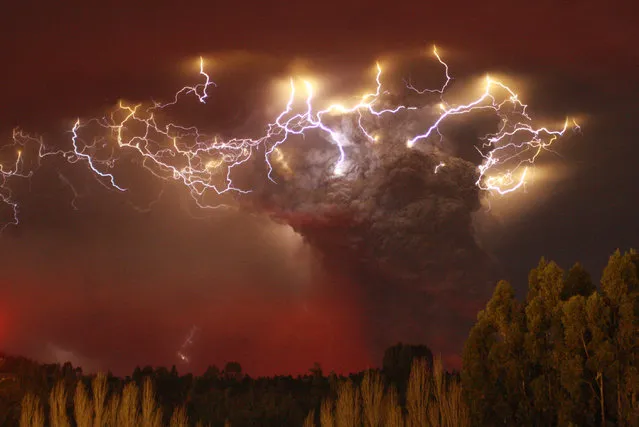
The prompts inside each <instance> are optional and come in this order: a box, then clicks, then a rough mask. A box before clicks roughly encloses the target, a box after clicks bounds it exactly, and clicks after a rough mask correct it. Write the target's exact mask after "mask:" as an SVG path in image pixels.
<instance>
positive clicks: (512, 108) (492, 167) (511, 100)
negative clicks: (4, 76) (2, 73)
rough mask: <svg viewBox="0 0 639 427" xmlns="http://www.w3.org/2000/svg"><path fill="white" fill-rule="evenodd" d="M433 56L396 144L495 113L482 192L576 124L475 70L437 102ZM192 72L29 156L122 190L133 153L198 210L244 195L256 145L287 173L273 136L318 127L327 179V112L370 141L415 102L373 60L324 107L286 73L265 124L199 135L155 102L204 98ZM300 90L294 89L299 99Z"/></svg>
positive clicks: (207, 83) (281, 138) (514, 174)
mask: <svg viewBox="0 0 639 427" xmlns="http://www.w3.org/2000/svg"><path fill="white" fill-rule="evenodd" d="M433 54H434V56H435V58H436V59H437V61H438V62H439V63H440V64H441V65H442V67H443V68H444V76H445V81H444V83H443V84H442V86H441V87H439V88H438V89H418V88H416V87H415V86H414V85H413V84H412V83H410V82H406V89H407V90H408V91H411V92H414V93H417V94H419V95H424V96H429V95H433V94H434V95H437V96H438V98H439V111H438V113H437V114H436V117H435V118H434V120H433V121H432V122H431V123H425V124H424V126H423V128H422V129H423V131H422V132H421V133H418V134H416V135H413V136H412V137H410V138H409V139H408V140H407V142H406V146H407V148H408V149H415V148H417V147H418V146H419V145H420V144H427V143H428V142H429V141H430V140H431V139H432V138H438V139H439V140H440V141H443V138H444V136H443V134H442V132H441V131H440V126H441V125H442V123H444V122H445V121H446V120H447V119H449V118H450V117H453V116H460V115H469V114H472V113H474V112H479V111H484V112H490V113H492V114H494V115H496V117H497V118H499V125H498V129H497V131H496V132H495V133H493V134H489V135H486V136H485V137H484V138H482V141H483V143H482V144H481V145H480V146H476V147H475V148H476V149H477V150H478V152H479V153H480V154H481V156H482V158H483V161H482V163H481V164H480V165H479V166H478V172H479V178H478V180H477V182H476V185H477V186H478V187H479V188H481V189H482V190H485V191H488V192H494V193H498V194H502V195H503V194H507V193H510V192H513V191H516V190H518V189H519V188H521V187H523V186H524V185H525V183H526V175H527V171H528V169H529V168H530V167H531V166H532V165H533V164H534V163H535V161H536V159H537V158H538V157H539V155H540V154H541V153H542V152H543V151H549V150H550V147H551V146H552V144H553V143H554V142H555V141H556V140H557V139H558V138H560V137H562V136H564V135H565V133H566V132H567V131H568V130H569V129H571V128H572V129H576V130H579V126H578V125H577V123H576V122H574V121H571V120H568V119H567V120H566V121H565V122H564V125H563V127H561V128H559V129H550V128H548V127H537V126H535V125H534V124H533V120H532V118H531V117H530V115H529V114H528V112H527V108H528V106H527V105H526V104H524V103H523V102H522V101H521V100H520V99H519V96H518V94H517V93H516V92H515V91H514V90H512V89H511V88H510V87H508V86H507V85H506V84H505V83H503V82H501V81H499V80H496V79H493V78H491V77H489V76H487V77H486V78H485V80H484V82H483V91H482V93H481V94H480V95H479V96H477V97H475V98H474V99H471V100H469V101H468V102H466V103H464V104H458V105H454V104H449V103H448V102H446V100H445V97H446V90H447V88H448V87H449V86H450V83H451V82H452V80H453V77H451V75H450V72H449V67H448V65H447V64H446V62H444V60H443V59H442V57H441V55H440V54H439V52H438V50H437V48H436V47H434V48H433ZM199 74H200V76H202V77H203V80H204V81H203V82H202V83H198V84H196V85H193V86H185V87H183V88H182V89H180V90H179V91H177V92H176V94H175V96H174V98H173V99H172V100H171V101H170V102H168V103H164V104H162V103H159V102H155V101H153V102H151V103H150V104H148V105H144V104H135V105H129V104H126V103H125V102H123V101H121V102H119V104H118V106H117V108H116V109H115V111H113V112H112V113H111V114H109V115H106V116H104V117H101V118H93V119H89V120H86V121H83V120H81V119H77V120H76V121H75V123H74V125H73V127H72V129H71V131H70V135H71V137H70V140H71V148H70V149H68V150H60V149H56V150H50V149H49V148H48V147H46V146H45V144H44V143H43V142H42V141H37V143H38V145H39V149H38V157H39V158H45V157H48V156H62V157H63V158H64V159H66V160H67V161H68V162H69V163H78V162H82V163H85V164H86V165H87V166H88V167H89V169H90V170H91V171H92V172H93V173H94V174H95V176H96V177H97V178H98V179H99V180H100V181H103V182H105V184H107V185H109V186H110V187H111V188H114V189H115V190H118V191H121V192H124V191H127V188H126V187H125V186H123V185H122V184H121V183H120V181H119V179H117V178H116V172H117V167H118V164H119V163H121V161H123V160H124V159H125V158H136V159H138V160H139V163H140V164H141V165H142V166H143V167H144V168H145V169H146V170H147V171H149V172H150V173H151V174H153V175H154V176H156V177H157V178H159V179H162V180H165V181H171V180H172V181H176V182H180V183H182V184H183V185H184V186H185V187H186V188H187V189H188V191H189V193H190V195H191V197H192V198H193V200H194V201H195V203H196V204H197V206H199V207H200V208H217V207H221V206H224V205H223V204H211V203H209V202H208V201H207V200H206V199H205V195H206V194H208V193H210V192H214V193H215V194H217V195H222V194H224V193H227V192H235V193H240V194H246V193H249V192H250V191H251V190H250V189H241V188H238V187H237V186H235V185H234V183H233V179H232V176H233V170H234V169H235V168H236V167H239V166H241V165H243V164H245V163H246V162H247V161H248V160H249V159H251V158H252V157H253V156H254V155H256V153H257V152H259V151H260V150H263V153H264V160H265V162H266V165H267V167H268V173H267V176H266V178H267V179H269V180H271V181H273V182H275V178H274V177H273V163H277V164H278V165H279V166H280V167H281V168H282V169H283V170H285V171H286V172H287V173H288V174H293V171H292V169H291V167H290V165H289V164H288V163H287V161H286V158H285V156H284V155H283V151H282V150H281V146H282V144H284V143H285V142H287V141H288V140H289V138H291V137H292V136H305V135H307V134H308V133H309V132H311V131H316V132H320V133H323V134H324V135H326V136H327V139H328V140H329V141H330V142H331V143H332V144H333V145H334V146H335V149H336V154H337V160H336V161H335V164H334V165H333V166H332V173H333V175H334V177H335V179H340V178H341V177H343V175H344V174H345V172H346V169H347V150H346V147H347V146H348V145H350V144H351V143H352V141H351V140H350V138H353V135H349V134H348V133H345V132H343V131H342V130H341V128H340V126H339V125H337V124H335V123H336V121H337V120H336V118H343V117H352V118H354V119H355V122H356V123H357V129H358V130H359V132H360V134H361V137H363V138H364V140H365V141H368V142H369V143H371V144H376V143H379V136H378V135H376V133H375V129H372V128H370V126H369V125H367V123H369V122H370V119H373V118H376V117H381V116H384V115H393V114H396V113H398V112H400V111H410V110H417V109H418V107H416V106H411V105H395V106H393V107H390V108H389V107H384V106H382V104H383V102H384V95H387V94H388V93H389V92H388V91H386V90H384V88H383V84H382V75H383V69H382V66H381V65H380V63H377V64H376V65H375V89H374V90H372V91H370V92H367V93H365V94H363V95H362V96H361V97H356V98H354V100H352V101H350V102H337V103H332V104H329V105H328V106H325V107H324V108H319V107H317V105H318V102H317V99H318V96H317V90H316V88H315V87H314V86H313V84H312V83H311V82H310V81H308V80H304V79H296V78H291V79H290V80H289V95H288V98H287V101H286V103H285V105H284V108H283V109H282V110H281V112H280V113H279V114H277V115H276V116H275V118H274V119H273V121H271V122H270V123H268V124H266V125H265V127H264V132H263V134H262V135H261V136H259V137H257V138H242V137H234V138H229V139H224V138H221V137H219V136H217V135H209V134H206V133H204V132H202V131H200V130H199V129H198V128H196V127H194V126H183V125H180V124H177V123H173V122H170V121H165V120H164V117H166V115H167V114H165V110H166V109H167V108H168V107H170V106H174V105H176V104H178V103H179V102H180V100H181V98H183V97H185V96H194V97H195V98H196V99H197V100H198V101H199V102H200V103H206V102H207V100H208V99H209V93H208V91H209V89H210V88H211V87H216V84H215V83H214V82H213V81H212V79H211V78H210V76H209V74H207V72H206V71H205V62H204V59H202V58H200V61H199ZM300 86H301V87H302V90H301V91H300ZM300 92H302V94H303V98H302V99H301V100H300V94H299V93H300ZM320 103H321V102H320ZM17 136H18V138H17V139H16V133H15V132H14V145H19V144H18V142H16V141H17V140H20V141H26V140H28V141H31V142H34V141H35V140H34V139H33V138H31V137H27V136H25V135H23V134H17ZM17 153H18V154H17V157H16V158H15V159H14V162H13V163H12V166H11V167H6V166H2V165H0V200H2V201H3V202H4V203H5V204H7V205H9V206H10V207H11V208H12V209H13V222H12V223H14V224H15V223H17V221H18V219H17V218H18V216H17V215H18V205H17V203H16V202H15V201H14V200H13V198H12V195H11V192H10V191H8V187H7V185H6V184H7V180H8V179H9V178H11V177H14V176H15V177H17V176H30V175H29V173H27V174H26V175H25V174H24V173H23V171H22V170H21V165H22V160H21V159H22V157H21V152H20V151H18V152H17ZM444 166H445V164H444V163H443V162H442V163H440V164H438V165H437V166H436V167H435V169H434V173H438V172H439V171H440V170H441V169H442V168H443V167H444Z"/></svg>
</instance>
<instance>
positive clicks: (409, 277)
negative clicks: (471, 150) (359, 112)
mask: <svg viewBox="0 0 639 427" xmlns="http://www.w3.org/2000/svg"><path fill="white" fill-rule="evenodd" d="M424 114H428V109H427V108H424V109H422V111H416V112H408V113H406V114H402V115H395V116H393V117H391V118H384V119H379V118H378V119H377V122H378V123H375V124H374V125H373V128H374V129H375V130H376V131H375V135H376V137H377V138H376V140H377V141H375V142H372V141H370V138H366V137H365V135H362V134H361V132H360V131H359V128H358V127H357V126H354V125H353V122H350V121H348V120H346V119H342V123H341V124H340V128H341V135H343V136H344V141H345V142H346V143H345V144H344V146H345V151H346V159H347V161H346V163H345V167H344V170H343V172H342V173H341V174H340V175H339V176H335V174H334V173H333V169H332V166H333V165H334V164H335V163H336V161H337V159H338V155H339V153H338V150H337V149H336V147H335V146H334V145H332V144H331V143H330V142H329V141H327V140H324V139H322V138H321V136H320V135H316V136H315V137H311V136H308V137H306V138H305V139H304V140H301V141H296V143H294V144H289V145H287V146H286V147H284V148H283V150H286V149H288V147H303V149H297V148H296V149H293V150H291V149H289V151H286V153H285V154H283V157H285V159H286V161H285V166H286V168H283V167H282V163H283V162H279V163H278V164H276V165H275V171H274V173H273V176H274V178H275V181H277V182H278V184H277V185H276V184H273V183H265V182H264V181H259V180H258V181H256V182H254V183H251V185H252V187H253V188H254V192H253V194H252V195H253V197H252V198H251V203H252V208H253V209H258V210H266V211H267V212H269V214H270V215H271V217H272V218H273V219H274V220H275V221H280V222H285V223H287V224H289V225H290V226H291V227H293V228H294V229H295V230H296V232H297V233H299V234H300V235H302V236H303V237H304V238H305V239H306V241H307V242H308V243H309V244H310V245H312V246H313V247H314V248H316V249H317V250H318V251H319V252H320V253H321V255H322V258H323V261H324V263H325V264H326V267H327V268H329V269H337V270H338V271H340V272H341V273H342V274H346V275H347V276H348V277H351V278H352V280H353V281H354V282H355V283H357V284H358V285H359V286H360V287H361V293H362V295H364V297H363V298H364V301H363V305H364V311H365V312H366V313H367V314H368V317H369V319H368V320H369V324H370V326H371V330H372V331H373V332H372V336H371V337H370V338H371V342H370V344H371V348H370V350H371V351H372V353H373V354H376V355H377V356H379V355H380V354H381V351H383V349H384V348H385V347H387V346H389V345H392V344H394V343H395V342H397V341H403V342H411V343H427V344H428V345H430V346H432V347H433V350H435V351H436V352H441V353H442V354H443V355H444V356H449V355H451V354H455V353H458V352H459V350H460V349H461V345H462V343H463V337H464V336H465V334H466V332H467V328H469V327H470V325H471V323H472V321H473V320H474V317H475V315H476V312H477V309H478V308H479V307H480V306H481V305H482V303H483V302H485V299H486V298H487V297H488V296H489V294H488V293H489V291H490V289H491V288H492V284H493V281H492V280H493V279H494V278H495V266H494V265H493V262H492V260H491V258H490V256H489V255H488V254H487V253H485V252H484V251H483V250H482V249H481V248H480V246H479V245H478V242H477V241H476V238H475V232H474V228H473V213H474V212H476V211H477V210H478V209H479V208H480V206H481V197H482V193H483V192H482V190H480V189H479V188H478V186H477V185H476V182H477V179H478V177H479V175H478V170H477V165H475V164H473V163H471V162H469V161H466V160H464V159H461V158H458V157H454V156H452V155H450V154H447V153H445V152H443V151H442V149H441V147H439V146H437V145H436V144H431V145H426V144H424V145H423V146H422V147H423V148H417V147H416V148H413V149H407V148H406V143H405V141H406V135H408V134H410V132H411V128H412V127H413V126H415V125H416V123H415V117H416V116H417V117H418V118H419V116H420V115H424ZM368 126H369V127H370V126H371V124H368ZM467 142H468V143H469V144H473V143H476V142H477V141H467ZM441 164H445V167H442V168H437V166H438V165H441ZM278 165H279V167H278ZM254 166H255V167H256V168H259V167H260V166H259V162H256V163H255V165H254ZM288 168H292V169H294V173H288V170H289V169H288ZM259 175H260V173H253V174H252V176H259ZM444 328H445V329H444ZM444 330H446V333H447V335H446V336H442V335H441V334H442V333H443V331H444ZM451 331H452V335H451Z"/></svg>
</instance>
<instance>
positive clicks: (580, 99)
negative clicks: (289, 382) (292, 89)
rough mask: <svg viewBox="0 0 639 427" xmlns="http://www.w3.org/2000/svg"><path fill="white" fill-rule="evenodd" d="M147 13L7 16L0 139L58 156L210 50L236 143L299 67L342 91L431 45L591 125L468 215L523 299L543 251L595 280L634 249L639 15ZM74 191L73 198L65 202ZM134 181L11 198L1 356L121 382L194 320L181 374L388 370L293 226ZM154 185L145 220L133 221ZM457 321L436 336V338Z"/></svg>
mask: <svg viewBox="0 0 639 427" xmlns="http://www.w3.org/2000/svg"><path fill="white" fill-rule="evenodd" d="M94 3H95V4H94ZM413 3H414V4H413ZM137 4H138V3H136V2H126V3H125V2H122V4H118V3H116V2H99V3H96V2H88V1H87V2H76V1H67V2H63V4H62V3H59V4H57V3H56V2H31V1H23V2H11V3H9V4H6V5H3V7H2V11H1V16H0V54H1V56H0V57H1V58H2V66H1V67H0V94H1V95H2V96H1V98H0V102H1V104H0V138H2V139H3V140H6V141H7V142H9V140H10V138H11V129H12V128H13V127H15V126H20V127H21V128H23V129H25V130H27V131H29V132H34V133H38V134H41V135H43V137H44V138H45V139H47V140H48V141H51V143H52V144H54V145H55V144H58V143H60V144H64V143H65V141H68V138H69V134H68V130H69V129H70V128H71V126H72V124H73V121H74V120H75V118H76V117H78V116H80V117H90V116H94V115H99V114H103V113H104V112H105V111H106V109H107V108H110V107H112V106H113V105H114V104H115V103H116V102H117V101H118V100H119V99H121V98H124V99H128V100H147V99H150V98H154V99H155V98H164V99H166V98H170V97H171V96H172V94H173V93H174V92H175V90H176V89H179V88H180V87H182V86H183V85H184V84H191V83H192V82H193V79H194V78H195V77H197V69H196V67H195V66H194V64H195V62H194V61H195V59H196V58H197V57H198V55H203V56H205V57H211V58H215V62H214V64H216V65H218V66H219V69H218V70H219V72H216V68H215V66H212V68H211V70H210V71H211V74H212V76H213V78H214V80H215V81H216V82H217V83H218V84H219V88H218V89H214V90H213V91H212V94H216V93H219V95H214V96H213V97H212V100H211V103H212V104H214V105H212V106H211V107H207V108H209V110H206V111H207V113H206V114H210V115H212V116H213V117H215V118H214V119H211V122H215V125H216V126H220V127H223V128H224V129H226V130H229V129H235V128H237V129H240V128H242V127H245V126H247V123H250V122H251V121H252V120H254V119H256V117H257V118H259V119H261V113H260V114H258V113H256V110H263V109H264V108H265V106H267V104H268V103H269V102H271V103H272V99H271V100H270V101H269V100H268V92H267V91H265V89H264V88H265V87H267V85H268V83H269V81H270V80H271V79H272V78H273V77H274V76H277V77H281V76H283V75H284V74H285V72H286V70H287V64H290V63H291V62H292V61H299V59H300V58H305V59H306V60H307V61H310V62H312V63H313V64H316V65H317V67H318V68H319V69H321V70H322V72H328V73H334V74H335V75H336V76H338V77H339V76H342V75H347V74H348V73H352V72H356V71H354V70H358V69H365V68H366V67H369V66H370V65H371V64H372V63H374V61H375V59H376V58H377V57H378V56H379V55H390V54H400V53H402V52H406V51H414V50H415V49H421V48H423V49H424V50H425V51H426V50H428V49H430V47H431V46H432V44H434V43H435V44H437V45H438V46H440V47H441V48H442V51H443V52H444V55H445V59H446V61H447V63H448V64H449V66H450V67H451V73H452V74H453V75H454V76H455V77H458V76H459V78H460V79H461V78H462V77H463V76H474V75H481V74H483V73H485V72H491V73H492V72H495V73H499V74H501V75H506V76H513V77H514V78H515V79H516V81H518V82H521V87H522V88H523V90H522V94H523V95H522V96H524V97H525V100H526V101H527V103H528V104H529V105H530V106H531V108H532V109H533V110H534V112H535V113H536V115H537V116H540V117H544V118H549V119H553V120H563V118H564V117H565V116H566V115H572V116H577V117H578V118H579V119H580V125H581V128H582V134H581V135H580V136H577V137H571V138H569V139H566V140H565V141H561V142H559V143H558V144H557V145H556V150H555V151H556V154H552V153H546V154H545V155H544V163H543V165H542V166H541V167H540V168H539V170H540V171H543V173H542V174H541V176H543V179H540V180H538V182H536V183H533V184H531V185H530V186H529V188H528V189H527V192H526V193H518V194H516V195H514V196H512V197H506V198H503V199H499V200H494V201H493V203H492V210H491V212H490V213H486V212H480V213H479V214H478V217H480V218H478V223H477V238H478V240H479V241H480V242H481V243H482V246H483V247H484V248H485V249H486V251H487V252H488V253H489V254H490V255H491V256H492V257H493V258H494V259H495V261H496V262H497V264H498V267H499V271H500V275H501V276H502V277H503V278H505V279H509V280H512V281H513V284H514V285H515V288H516V289H517V290H518V292H519V295H520V296H523V295H524V292H525V286H526V275H527V271H528V270H529V269H530V268H531V267H532V266H534V265H535V264H536V262H537V261H538V259H539V257H540V256H542V255H544V256H546V257H548V258H551V259H554V260H556V261H557V262H559V263H560V264H561V265H562V266H564V267H566V268H567V267H569V266H570V265H571V264H572V263H573V262H575V261H577V260H579V261H582V262H583V263H584V264H585V265H586V267H587V269H588V270H589V271H590V272H591V273H592V274H593V276H594V277H595V279H597V278H598V277H599V274H600V271H601V268H602V267H603V265H605V262H606V260H607V256H608V255H609V254H610V253H611V252H612V251H613V250H614V249H616V248H618V247H620V248H622V249H624V248H629V247H637V246H639V245H638V243H637V242H638V241H639V222H638V221H637V215H636V212H637V202H636V201H637V190H636V189H637V188H639V187H638V185H639V184H638V183H639V168H637V167H636V164H637V162H639V146H638V145H637V144H636V143H637V137H636V135H637V131H639V126H637V120H636V115H637V107H636V102H637V99H639V98H638V95H639V82H638V81H637V79H636V76H637V75H638V73H639V50H638V48H637V46H636V42H637V40H639V33H638V30H637V28H636V23H635V22H634V21H635V20H634V19H633V18H634V15H633V14H632V13H631V10H632V9H631V5H630V2H625V4H624V3H622V2H605V3H603V2H596V1H583V2H578V1H563V2H557V1H541V2H534V3H530V5H529V6H522V5H521V4H520V3H519V2H513V1H499V2H480V3H477V2H468V4H464V3H463V2H439V3H435V2H409V1H399V2H398V1H394V2H379V1H377V0H375V1H367V2H363V1H358V2H348V1H342V2H338V1H333V0H328V1H323V2H295V3H294V2H275V1H263V2H246V3H243V2H222V3H220V4H219V5H216V4H215V2H168V1H155V2H149V4H148V5H145V6H141V5H140V6H138V5H137ZM139 4H142V2H139ZM238 51H241V52H243V53H242V54H241V55H240V54H237V52H238ZM232 52H235V54H232ZM238 58H239V59H238ZM242 58H244V59H242ZM247 58H248V59H247ZM225 61H227V62H226V63H225ZM238 64H239V65H238ZM243 64H245V66H244V65H243ZM225 67H226V68H225ZM434 75H436V74H434ZM216 77H219V78H216ZM346 79H347V78H346V77H344V81H345V83H344V85H345V86H348V84H347V82H346ZM216 97H217V98H216ZM256 105H257V107H256ZM65 132H66V133H65ZM67 181H70V182H72V183H73V190H75V191H76V192H77V193H78V194H79V197H77V198H76V199H75V201H74V203H73V204H72V201H73V199H74V194H73V191H72V189H71V187H70V186H68V185H65V182H67ZM142 185H143V188H144V189H146V191H143V192H141V193H138V194H137V195H136V196H131V197H134V199H135V197H137V199H135V200H134V199H132V198H131V197H129V196H123V195H122V194H118V193H116V192H113V191H108V190H106V189H104V188H103V187H101V186H100V185H98V183H97V182H96V181H95V180H94V179H92V178H91V177H90V175H89V174H88V173H87V171H86V168H83V167H82V166H80V165H65V164H64V162H61V161H58V162H55V161H53V162H52V163H51V164H50V165H49V166H47V167H43V168H42V169H41V170H40V171H38V174H37V175H36V176H34V177H33V178H32V179H31V180H30V181H26V182H20V183H16V184H15V185H13V184H12V186H13V187H14V188H15V190H16V198H17V199H18V200H19V201H21V217H20V218H21V223H20V225H19V226H17V227H10V228H8V229H6V230H5V231H4V232H3V234H2V235H0V253H1V256H0V271H1V272H2V274H1V275H0V349H5V350H6V351H9V352H11V353H20V354H24V355H27V356H30V357H34V358H37V359H39V360H43V361H45V360H46V361H50V360H57V361H61V362H63V361H65V360H66V359H71V360H72V361H73V362H74V363H79V364H81V365H82V366H84V367H85V369H87V370H94V369H111V370H112V371H113V372H115V373H118V374H127V373H130V372H131V371H132V369H133V367H134V366H135V365H147V364H150V365H160V364H162V365H171V364H178V363H179V360H178V359H177V356H176V353H177V351H178V350H179V349H180V346H181V345H182V343H183V341H184V340H185V338H186V337H187V336H188V334H189V331H191V330H192V328H193V327H194V326H195V327H196V333H195V335H194V339H193V344H192V345H191V346H190V347H189V348H188V353H189V356H190V358H191V359H192V362H191V364H190V365H188V366H184V365H180V369H186V370H193V371H195V372H201V371H202V370H203V369H204V367H205V366H206V365H208V364H212V363H215V364H218V365H221V364H223V363H224V362H226V361H228V360H237V361H239V362H241V363H242V365H243V367H244V368H245V370H247V371H248V372H249V373H251V374H269V375H270V374H275V373H301V372H305V371H306V370H307V369H308V368H310V367H311V366H312V365H313V362H316V361H317V362H319V363H320V364H321V365H322V366H323V367H324V368H325V370H326V371H330V370H335V371H338V372H349V371H354V370H359V369H362V368H366V367H368V366H374V365H378V364H379V363H380V359H379V357H380V349H379V348H374V346H372V345H371V335H372V334H374V332H375V331H374V329H375V328H376V326H375V325H374V322H371V321H370V315H367V314H365V313H364V312H365V311H366V307H364V304H362V303H361V301H362V300H363V298H365V297H364V296H363V294H364V293H366V292H371V289H372V288H366V287H365V286H362V284H361V283H357V280H356V279H355V278H354V276H352V275H349V274H348V273H347V270H345V269H331V268H330V264H327V263H325V262H322V260H321V259H320V257H318V255H317V253H316V251H315V250H314V249H313V248H312V247H311V246H309V244H307V243H304V240H303V238H302V237H301V236H300V235H298V234H296V233H295V232H294V231H293V230H292V229H291V228H290V227H288V226H285V225H281V224H276V223H275V222H273V221H271V220H269V219H268V218H265V217H264V216H261V215H256V214H254V213H251V212H239V213H238V212H230V211H228V212H223V211H216V212H215V213H213V214H211V213H210V212H204V213H203V212H201V211H198V210H197V209H195V208H194V207H193V206H192V203H190V202H189V199H188V197H187V196H186V194H185V192H184V191H181V190H180V188H179V187H172V186H168V187H167V188H164V190H163V187H162V186H161V185H160V184H158V183H157V182H148V183H144V184H142ZM161 191H164V192H163V193H162V194H163V196H162V198H161V199H160V201H159V202H158V203H157V204H155V205H153V207H152V209H151V210H150V211H148V212H140V211H139V209H138V210H136V209H134V208H132V203H134V204H136V205H137V206H144V205H148V204H149V203H150V202H152V201H153V200H154V198H155V197H156V196H157V195H158V194H159V192H161ZM74 205H75V206H77V208H78V209H77V210H76V209H74ZM463 267H464V266H461V268H462V269H463ZM456 292H457V293H458V294H459V295H462V296H463V294H464V289H463V288H460V289H457V290H456ZM460 299H463V297H460ZM462 305H463V304H462ZM468 307H469V308H466V309H464V310H466V312H465V315H466V316H467V317H470V318H472V317H474V316H475V311H473V310H476V309H475V305H472V304H471V305H469V306H468ZM450 322H451V323H442V324H439V325H437V328H438V329H440V330H441V331H442V332H441V333H440V334H439V335H438V336H440V337H444V338H442V340H445V337H446V333H447V330H448V329H449V328H454V327H455V325H453V323H454V322H455V320H454V319H452V320H450ZM415 327H419V326H418V325H417V326H415ZM424 344H427V345H430V346H431V347H433V349H434V351H435V352H439V351H441V352H443V353H444V357H445V359H446V360H447V361H448V362H449V364H450V365H451V366H458V363H459V357H458V353H457V354H456V353H455V352H454V351H453V350H451V349H454V348H460V346H461V343H459V342H455V343H453V344H450V345H447V344H446V343H443V342H432V343H431V342H426V343H424Z"/></svg>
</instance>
